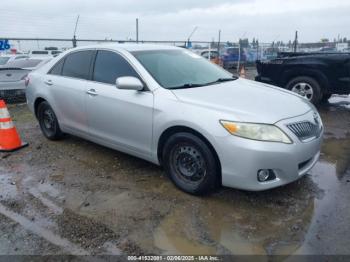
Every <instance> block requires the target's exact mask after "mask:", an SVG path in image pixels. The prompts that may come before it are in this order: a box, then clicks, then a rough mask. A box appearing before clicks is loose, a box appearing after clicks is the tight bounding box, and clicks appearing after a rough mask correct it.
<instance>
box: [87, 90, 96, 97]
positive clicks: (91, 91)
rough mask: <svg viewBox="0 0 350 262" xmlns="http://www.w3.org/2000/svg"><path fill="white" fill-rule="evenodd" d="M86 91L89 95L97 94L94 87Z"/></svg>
mask: <svg viewBox="0 0 350 262" xmlns="http://www.w3.org/2000/svg"><path fill="white" fill-rule="evenodd" d="M86 93H87V94H89V95H90V96H97V93H96V90H95V89H90V90H88V91H86Z"/></svg>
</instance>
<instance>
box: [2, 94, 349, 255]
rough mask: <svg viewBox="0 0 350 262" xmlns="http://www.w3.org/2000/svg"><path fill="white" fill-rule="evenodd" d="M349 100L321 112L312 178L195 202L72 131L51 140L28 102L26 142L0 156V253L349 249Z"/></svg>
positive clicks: (158, 175)
mask: <svg viewBox="0 0 350 262" xmlns="http://www.w3.org/2000/svg"><path fill="white" fill-rule="evenodd" d="M348 100H350V99H348V98H344V97H334V98H331V100H330V101H331V102H330V103H329V104H328V105H326V106H323V107H322V108H320V112H321V115H322V119H323V121H324V124H325V131H326V133H325V140H324V145H323V147H322V154H321V159H320V161H319V162H318V163H317V164H316V166H315V167H314V169H313V170H312V171H311V172H310V174H309V175H307V176H305V177H304V178H302V179H300V180H299V181H296V182H295V183H292V184H290V185H287V186H284V187H281V188H277V189H273V190H270V191H265V192H245V191H240V190H234V189H228V188H223V189H221V190H220V191H218V192H216V193H215V194H213V195H211V196H207V197H200V198H199V197H193V196H190V195H187V194H184V193H182V192H180V191H179V190H177V189H176V188H175V187H174V186H173V185H172V184H171V183H170V182H169V180H168V179H167V178H166V177H164V173H163V170H162V169H161V168H159V167H156V166H154V165H152V164H149V163H147V162H145V161H142V160H139V159H136V158H134V157H130V156H127V155H124V154H122V153H119V152H116V151H113V150H109V149H106V148H104V147H100V146H98V145H95V144H93V143H89V142H87V141H84V140H81V139H78V138H74V137H67V138H66V139H64V140H63V141H60V142H49V141H47V140H45V139H44V138H43V137H42V135H41V134H40V131H39V129H38V127H37V124H36V122H35V121H34V119H33V118H32V117H30V115H28V114H27V110H26V108H25V107H16V108H14V110H13V112H14V114H15V117H16V118H17V119H21V122H20V123H19V129H20V130H21V132H22V134H23V136H24V137H25V139H26V140H27V141H28V142H30V147H29V148H26V149H23V150H21V151H18V152H17V153H16V154H12V155H10V156H5V157H3V156H4V155H0V192H1V193H0V228H1V231H2V235H3V236H7V237H6V238H5V237H1V236H0V252H2V254H33V252H34V253H35V254H159V253H161V254H190V255H194V254H201V255H203V254H263V255H276V254H283V255H290V254H349V253H350V250H349V249H347V248H346V247H348V246H350V237H349V236H350V229H349V226H348V221H349V220H350V203H349V202H350V201H348V200H349V199H350V196H349V195H350V190H349V189H350V169H349V164H350V133H349V130H350V108H349V107H348V105H349V101H348ZM22 112H23V114H22ZM9 221H10V222H12V223H9ZM13 232H15V233H13ZM28 232H29V233H28ZM8 236H11V240H10V242H8V241H9V240H8V239H7V238H8ZM27 239H28V241H27ZM30 240H33V241H32V242H30ZM34 240H35V241H34ZM11 241H12V242H11ZM23 241H24V243H27V242H28V243H31V244H30V245H29V244H27V245H25V244H23Z"/></svg>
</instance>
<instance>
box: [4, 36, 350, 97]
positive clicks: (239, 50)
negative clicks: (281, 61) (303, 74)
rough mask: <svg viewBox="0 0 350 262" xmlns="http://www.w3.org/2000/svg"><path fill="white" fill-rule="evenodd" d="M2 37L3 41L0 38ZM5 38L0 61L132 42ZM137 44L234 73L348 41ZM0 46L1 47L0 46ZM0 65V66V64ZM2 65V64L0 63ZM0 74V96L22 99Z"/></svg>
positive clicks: (345, 46) (340, 47) (336, 48)
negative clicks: (175, 51)
mask: <svg viewBox="0 0 350 262" xmlns="http://www.w3.org/2000/svg"><path fill="white" fill-rule="evenodd" d="M2 39H3V40H2ZM4 39H6V40H8V41H7V43H8V44H9V47H10V48H9V49H7V50H0V61H1V57H2V56H6V55H7V54H10V53H17V54H29V53H30V52H31V51H33V50H58V51H65V50H68V49H71V48H73V46H86V45H94V44H103V43H119V44H124V43H136V41H133V40H129V41H128V40H113V39H45V38H40V39H36V38H10V39H9V38H1V37H0V41H4ZM137 43H138V44H161V45H170V46H178V47H183V48H188V49H189V50H191V51H193V52H195V53H196V54H198V55H201V56H203V57H205V58H207V59H210V60H211V61H213V62H215V63H217V64H220V65H221V66H223V67H224V68H226V69H228V70H230V71H231V72H232V73H235V74H238V73H239V71H240V69H241V67H242V66H243V65H244V67H245V68H247V69H248V71H250V74H252V78H254V77H253V74H254V72H255V62H256V60H271V59H274V58H276V57H277V56H278V54H279V53H281V52H294V51H297V52H350V50H349V46H350V45H349V42H343V43H336V42H324V43H298V44H297V45H295V44H293V43H291V42H289V43H288V44H284V43H283V42H277V43H274V42H273V43H258V41H255V40H253V42H251V43H250V42H248V40H240V42H237V43H234V42H220V43H218V42H213V41H211V42H209V41H208V42H206V41H190V42H188V41H179V40H177V41H138V42H137ZM0 49H1V48H0ZM0 67H1V65H0ZM2 67H4V65H2ZM1 81H2V80H1V74H0V99H5V100H6V101H7V102H8V103H21V102H25V95H24V88H25V87H24V81H23V89H22V90H13V89H11V88H6V85H4V83H1Z"/></svg>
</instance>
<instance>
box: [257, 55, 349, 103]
mask: <svg viewBox="0 0 350 262" xmlns="http://www.w3.org/2000/svg"><path fill="white" fill-rule="evenodd" d="M256 67H257V72H258V75H257V76H256V78H255V80H257V81H260V82H265V83H269V84H273V85H276V86H279V87H283V88H285V89H288V90H291V91H293V92H295V93H297V94H299V95H301V96H303V97H305V98H306V99H307V100H309V101H311V102H312V103H314V104H318V103H320V102H322V101H327V100H328V99H329V98H330V96H331V95H332V94H350V53H282V54H281V56H280V57H279V58H276V59H273V60H270V61H257V63H256Z"/></svg>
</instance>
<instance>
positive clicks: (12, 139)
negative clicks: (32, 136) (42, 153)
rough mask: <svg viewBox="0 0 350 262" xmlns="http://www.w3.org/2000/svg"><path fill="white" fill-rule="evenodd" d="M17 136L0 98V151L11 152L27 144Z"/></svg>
mask: <svg viewBox="0 0 350 262" xmlns="http://www.w3.org/2000/svg"><path fill="white" fill-rule="evenodd" d="M27 145H28V143H23V142H22V141H21V138H20V137H19V135H18V133H17V130H16V127H15V126H14V124H13V122H12V120H11V117H10V114H9V111H8V110H7V107H6V104H5V102H4V100H0V152H11V151H15V150H18V149H20V148H22V147H25V146H27Z"/></svg>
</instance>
